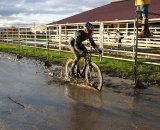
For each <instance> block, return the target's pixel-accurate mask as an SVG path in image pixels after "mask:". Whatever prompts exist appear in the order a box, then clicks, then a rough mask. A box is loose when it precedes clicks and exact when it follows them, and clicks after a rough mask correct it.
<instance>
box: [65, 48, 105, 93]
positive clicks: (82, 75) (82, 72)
mask: <svg viewBox="0 0 160 130" xmlns="http://www.w3.org/2000/svg"><path fill="white" fill-rule="evenodd" d="M92 53H94V52H93V51H90V50H88V52H87V54H86V55H85V56H82V57H83V62H82V63H80V62H78V63H77V65H76V66H75V67H74V70H73V71H74V72H71V70H72V69H71V68H72V65H73V63H74V59H69V60H68V61H67V62H66V65H65V76H66V79H70V81H71V80H74V79H75V78H76V79H82V80H83V81H85V82H86V83H87V85H89V86H90V87H93V88H95V89H97V90H99V91H100V90H101V89H102V86H103V76H102V72H101V70H100V68H99V67H98V65H97V64H96V63H94V62H92V60H91V57H92Z"/></svg>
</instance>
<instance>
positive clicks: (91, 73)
mask: <svg viewBox="0 0 160 130" xmlns="http://www.w3.org/2000/svg"><path fill="white" fill-rule="evenodd" d="M85 79H86V82H87V84H88V85H89V86H91V87H94V88H96V89H98V90H99V91H101V90H102V86H103V76H102V72H101V70H100V68H99V67H98V65H97V64H95V63H94V62H91V63H90V65H87V67H86V70H85Z"/></svg>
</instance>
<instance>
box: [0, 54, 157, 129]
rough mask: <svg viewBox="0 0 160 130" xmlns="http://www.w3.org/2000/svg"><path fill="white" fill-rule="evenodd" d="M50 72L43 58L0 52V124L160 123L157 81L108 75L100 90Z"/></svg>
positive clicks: (142, 125) (130, 125)
mask: <svg viewBox="0 0 160 130" xmlns="http://www.w3.org/2000/svg"><path fill="white" fill-rule="evenodd" d="M57 68H60V67H59V66H54V67H53V68H52V69H53V71H56V70H57ZM54 69H55V70H54ZM47 73H48V71H47V70H46V69H45V68H44V66H43V64H42V63H41V62H39V61H35V60H31V59H26V58H23V59H21V60H20V61H17V60H16V56H11V55H8V54H4V53H0V130H159V129H160V123H159V122H160V88H158V87H149V88H148V89H145V90H134V89H132V87H133V86H132V81H130V80H123V79H119V78H112V77H107V76H105V79H104V80H105V84H104V88H103V89H102V92H97V91H95V90H92V89H88V88H87V89H86V88H84V87H80V86H75V85H73V84H72V85H71V84H69V83H67V82H65V81H64V80H62V79H58V78H55V77H51V76H49V75H48V74H47Z"/></svg>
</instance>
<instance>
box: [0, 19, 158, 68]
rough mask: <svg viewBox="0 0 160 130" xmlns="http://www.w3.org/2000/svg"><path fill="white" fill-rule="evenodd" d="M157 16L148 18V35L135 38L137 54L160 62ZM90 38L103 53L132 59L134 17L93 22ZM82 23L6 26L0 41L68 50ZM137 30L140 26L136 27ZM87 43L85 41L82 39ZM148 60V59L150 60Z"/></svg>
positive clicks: (110, 56) (116, 57)
mask: <svg viewBox="0 0 160 130" xmlns="http://www.w3.org/2000/svg"><path fill="white" fill-rule="evenodd" d="M159 23H160V19H154V20H150V31H151V33H152V36H151V37H149V38H139V39H138V58H140V59H141V58H142V59H144V58H147V61H146V62H147V63H148V62H149V61H148V59H152V64H157V65H160V61H159V59H160V26H159V25H160V24H159ZM93 25H94V34H93V38H94V40H95V42H96V44H97V45H98V46H99V47H100V48H102V50H103V57H108V58H114V59H121V60H128V61H134V56H135V44H136V43H135V39H136V37H135V36H136V35H135V34H136V27H135V21H134V20H128V21H106V22H94V23H93ZM83 26H84V23H75V24H74V23H72V24H59V25H47V26H43V28H42V27H40V26H39V27H34V26H33V27H30V28H28V27H27V28H25V27H23V28H22V27H8V28H1V29H0V41H1V42H7V43H13V44H20V45H21V46H26V45H27V46H30V47H36V48H44V49H48V48H49V49H51V50H52V49H55V50H59V51H67V52H68V51H70V46H69V39H70V37H71V36H72V35H73V34H74V32H75V31H77V30H80V29H83ZM116 30H119V31H120V32H121V34H122V37H123V39H122V41H121V43H118V42H115V36H116ZM139 31H140V30H139ZM84 44H86V46H89V45H88V41H85V43H84ZM149 63H151V62H149Z"/></svg>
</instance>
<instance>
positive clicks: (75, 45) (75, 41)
mask: <svg viewBox="0 0 160 130" xmlns="http://www.w3.org/2000/svg"><path fill="white" fill-rule="evenodd" d="M93 29H94V27H93V25H92V24H91V23H89V22H87V23H86V24H85V26H84V29H83V30H79V31H76V32H75V34H74V36H73V37H71V39H70V44H71V50H72V52H73V53H74V56H75V59H74V63H73V65H72V69H71V72H72V76H73V72H74V71H73V70H74V68H75V65H76V64H77V63H78V61H79V60H80V58H81V57H85V56H86V54H87V49H86V47H85V46H84V44H83V41H85V40H89V41H90V43H91V45H92V47H93V48H94V49H95V50H96V51H98V53H99V54H101V53H102V50H101V49H99V48H98V47H97V45H96V44H95V42H94V40H93V37H92V33H93Z"/></svg>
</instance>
